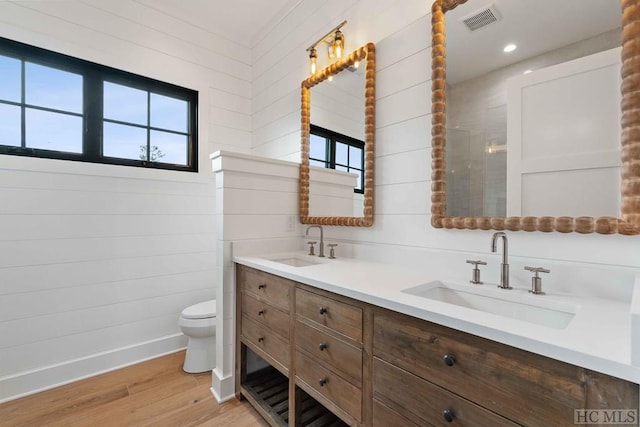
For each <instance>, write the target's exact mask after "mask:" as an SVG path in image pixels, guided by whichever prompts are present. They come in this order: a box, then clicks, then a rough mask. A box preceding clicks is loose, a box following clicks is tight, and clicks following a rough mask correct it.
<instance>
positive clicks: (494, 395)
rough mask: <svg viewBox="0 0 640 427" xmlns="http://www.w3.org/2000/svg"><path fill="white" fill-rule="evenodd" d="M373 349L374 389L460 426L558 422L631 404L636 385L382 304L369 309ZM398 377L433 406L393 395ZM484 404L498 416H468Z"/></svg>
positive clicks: (424, 415)
mask: <svg viewBox="0 0 640 427" xmlns="http://www.w3.org/2000/svg"><path fill="white" fill-rule="evenodd" d="M373 355H374V363H373V390H374V396H375V397H376V398H378V399H379V400H381V401H382V402H384V403H386V404H387V405H388V406H389V407H390V408H392V409H395V410H396V411H400V412H401V413H404V414H407V415H411V417H414V418H415V419H420V420H423V421H425V422H430V423H433V424H434V425H439V424H440V423H441V422H444V421H445V420H444V416H443V415H442V413H443V411H445V410H447V409H448V410H450V411H451V415H452V417H453V419H455V420H458V421H459V422H460V424H461V425H474V424H475V425H513V424H512V423H516V424H522V425H527V426H551V425H553V426H556V425H557V426H559V425H573V424H574V409H637V408H638V385H637V384H633V383H630V382H627V381H624V380H621V379H617V378H613V377H610V376H607V375H604V374H600V373H596V372H592V371H589V370H587V369H584V368H581V367H578V366H574V365H570V364H567V363H563V362H560V361H557V360H553V359H549V358H547V357H544V356H540V355H537V354H533V353H530V352H527V351H524V350H520V349H517V348H514V347H511V346H508V345H504V344H500V343H497V342H494V341H491V340H487V339H484V338H480V337H477V336H474V335H470V334H467V333H464V332H460V331H457V330H455V329H451V328H447V327H444V326H440V325H436V324H433V323H430V322H426V321H424V320H419V319H416V318H413V317H410V316H406V315H401V314H398V313H395V312H392V311H388V310H382V309H379V310H376V312H375V314H374V332H373ZM399 377H402V378H403V380H402V382H401V383H398V384H396V386H398V387H400V386H402V387H404V388H405V390H409V391H410V393H409V394H410V395H411V396H420V398H422V399H424V400H425V401H429V405H432V404H434V403H436V406H435V407H433V408H430V409H429V411H428V412H425V405H417V404H416V403H417V402H416V401H415V400H413V398H408V399H404V398H402V397H400V396H401V394H402V393H399V392H398V390H394V388H393V387H392V386H391V385H393V384H394V382H393V379H394V378H399ZM408 384H412V385H411V386H410V387H409V386H408ZM435 396H437V397H435ZM458 396H459V397H458ZM487 410H488V411H490V415H491V416H494V417H498V418H495V419H494V420H493V421H492V422H491V423H490V424H489V423H488V421H486V423H485V422H484V421H483V422H479V421H476V422H474V421H473V420H480V419H483V420H484V419H486V418H482V417H484V416H487ZM434 413H439V416H438V417H436V418H438V422H437V423H436V422H433V421H432V420H433V419H434V418H433V414H434ZM465 422H466V423H467V424H465ZM469 422H471V424H468V423H469Z"/></svg>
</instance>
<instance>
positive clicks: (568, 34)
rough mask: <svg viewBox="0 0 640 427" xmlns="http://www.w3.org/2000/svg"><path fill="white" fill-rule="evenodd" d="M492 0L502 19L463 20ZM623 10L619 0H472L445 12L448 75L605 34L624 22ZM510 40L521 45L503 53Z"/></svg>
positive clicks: (459, 76) (457, 76)
mask: <svg viewBox="0 0 640 427" xmlns="http://www.w3.org/2000/svg"><path fill="white" fill-rule="evenodd" d="M491 4H493V5H495V6H496V7H497V9H498V11H499V12H500V13H501V14H502V19H501V20H499V21H497V22H494V23H492V24H489V25H487V26H486V27H482V28H480V29H478V30H476V31H473V32H471V31H469V30H468V29H467V28H466V26H465V25H464V24H463V23H462V22H460V21H459V20H460V19H461V18H466V17H468V15H470V14H473V13H474V12H477V11H478V10H480V9H482V8H484V7H485V6H489V5H491ZM620 13H621V12H620V2H619V1H618V0H527V1H523V0H472V1H468V2H467V3H465V4H463V5H461V6H458V7H457V8H455V9H454V10H452V11H450V12H447V14H446V15H445V16H446V24H447V27H446V29H447V81H448V82H450V83H451V82H461V81H465V80H467V79H469V78H471V77H473V76H478V75H482V74H484V73H487V72H489V71H492V70H496V69H498V68H502V67H505V66H507V65H510V64H513V63H516V62H520V61H522V60H524V59H526V58H530V57H532V56H536V55H540V54H541V53H544V52H548V51H550V50H553V49H557V48H560V47H563V46H567V45H569V44H571V43H575V42H577V41H580V40H584V39H586V38H589V37H593V36H595V35H598V34H602V33H604V32H607V31H609V30H611V29H614V28H617V27H619V26H620V21H621V18H620ZM508 43H515V44H516V45H518V48H517V49H516V50H515V51H514V52H512V53H510V54H505V53H504V52H503V51H502V49H503V48H504V46H505V45H507V44H508ZM456 64H461V65H460V66H457V65H456Z"/></svg>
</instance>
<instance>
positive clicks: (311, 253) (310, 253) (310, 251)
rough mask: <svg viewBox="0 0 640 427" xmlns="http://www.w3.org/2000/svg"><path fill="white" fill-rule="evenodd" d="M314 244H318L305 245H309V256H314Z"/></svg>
mask: <svg viewBox="0 0 640 427" xmlns="http://www.w3.org/2000/svg"><path fill="white" fill-rule="evenodd" d="M316 243H318V242H307V245H309V255H315V254H316V250H315V247H314V246H313V245H315V244H316Z"/></svg>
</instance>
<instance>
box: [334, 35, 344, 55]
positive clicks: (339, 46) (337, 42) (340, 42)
mask: <svg viewBox="0 0 640 427" xmlns="http://www.w3.org/2000/svg"><path fill="white" fill-rule="evenodd" d="M333 44H334V46H335V53H336V57H337V58H342V55H343V54H344V36H343V35H342V32H340V30H336V33H335V35H334V37H333Z"/></svg>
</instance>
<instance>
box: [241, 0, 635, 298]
mask: <svg viewBox="0 0 640 427" xmlns="http://www.w3.org/2000/svg"><path fill="white" fill-rule="evenodd" d="M430 8H431V2H430V1H423V0H403V1H389V0H375V1H374V0H367V1H365V0H359V1H357V0H351V1H346V2H345V1H332V0H326V1H323V2H320V1H317V0H303V1H301V2H300V3H299V5H298V7H297V8H295V9H294V10H293V11H292V12H291V13H290V14H289V15H288V16H286V17H285V18H283V20H282V21H281V22H280V24H279V25H278V26H276V27H274V28H272V29H271V31H270V32H269V33H268V34H263V35H262V37H261V39H260V42H258V43H256V46H255V47H254V49H253V58H254V59H253V61H254V66H253V80H252V89H253V90H252V99H253V104H252V123H253V129H254V137H253V142H252V146H253V152H254V153H256V154H261V155H266V156H271V157H276V158H281V159H291V160H298V157H299V126H300V123H299V94H300V82H301V81H302V80H303V79H304V78H306V77H307V75H308V74H307V73H308V58H307V57H306V55H305V49H306V48H307V47H308V45H309V44H311V43H312V42H313V41H315V39H317V38H318V37H320V36H321V35H322V34H324V33H325V32H326V31H328V30H329V29H331V28H332V27H333V26H335V25H336V24H338V23H339V22H341V21H342V20H343V19H347V20H349V23H348V24H347V26H346V27H345V30H344V33H345V36H346V39H347V44H348V49H347V50H352V49H354V48H355V47H357V46H360V45H362V44H364V43H365V42H368V41H371V42H374V43H376V58H377V67H376V68H377V82H376V83H377V87H376V145H375V156H376V164H375V183H376V186H375V220H374V225H373V227H371V228H348V227H326V232H325V236H327V238H328V239H333V240H336V241H344V242H356V243H365V244H369V245H375V246H377V247H379V248H380V249H381V250H382V251H384V250H390V249H394V250H395V249H400V248H402V249H407V250H411V249H436V250H439V251H451V252H453V253H463V252H469V253H472V254H474V255H476V256H478V257H481V258H484V259H488V260H491V261H495V260H497V259H498V257H499V255H497V254H492V253H491V252H490V237H491V234H492V232H491V231H470V230H441V229H434V228H432V227H431V225H430V209H431V207H430V186H431V115H430V110H431V105H430V99H431V92H430V90H431V89H430V87H431V82H430V76H431V65H430V58H431V50H430V44H431V36H430V33H431V15H430ZM319 56H322V55H319ZM509 239H510V241H509V249H510V255H511V256H512V257H517V258H520V259H523V260H527V261H530V262H533V263H536V264H541V265H544V262H545V260H549V261H551V262H556V261H558V260H565V261H578V262H582V263H586V264H596V265H604V266H606V267H608V268H609V267H611V268H616V267H617V266H628V267H635V268H637V267H640V240H639V239H638V238H637V237H626V236H620V235H613V236H602V235H593V234H592V235H579V234H576V233H573V234H568V235H563V234H559V233H526V232H516V233H509ZM461 268H462V269H464V268H465V267H464V266H461ZM483 274H484V273H483ZM513 274H514V275H515V279H516V280H519V281H521V282H523V283H528V274H525V272H524V271H523V272H520V271H517V272H516V271H514V272H513ZM497 275H498V271H497V269H496V271H493V270H491V271H488V272H487V275H486V279H487V280H494V281H495V280H496V278H497ZM603 286H615V283H606V284H603Z"/></svg>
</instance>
